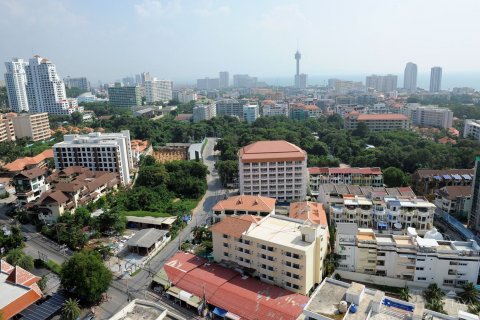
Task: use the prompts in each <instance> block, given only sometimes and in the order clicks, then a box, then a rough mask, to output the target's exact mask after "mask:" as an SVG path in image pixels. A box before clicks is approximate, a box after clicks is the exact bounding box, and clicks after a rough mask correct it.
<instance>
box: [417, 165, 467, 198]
mask: <svg viewBox="0 0 480 320" xmlns="http://www.w3.org/2000/svg"><path fill="white" fill-rule="evenodd" d="M474 174H475V170H474V169H473V168H472V169H443V170H434V169H418V170H417V171H415V172H414V173H413V174H412V186H413V188H414V189H415V191H417V192H419V193H420V194H424V195H428V194H434V192H435V191H436V190H438V189H440V188H443V187H446V186H471V185H472V182H473V178H474Z"/></svg>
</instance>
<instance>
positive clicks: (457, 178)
mask: <svg viewBox="0 0 480 320" xmlns="http://www.w3.org/2000/svg"><path fill="white" fill-rule="evenodd" d="M452 177H453V178H454V179H455V180H462V177H460V175H459V174H452Z"/></svg>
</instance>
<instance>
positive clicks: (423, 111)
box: [403, 103, 453, 129]
mask: <svg viewBox="0 0 480 320" xmlns="http://www.w3.org/2000/svg"><path fill="white" fill-rule="evenodd" d="M403 110H404V112H403V114H404V115H406V116H407V117H410V120H411V122H412V124H413V125H417V126H421V127H423V126H425V127H439V128H445V129H447V128H451V127H452V124H453V111H452V110H450V109H448V108H439V107H438V106H436V105H428V106H422V105H420V104H419V103H407V104H406V105H405V107H404V109H403Z"/></svg>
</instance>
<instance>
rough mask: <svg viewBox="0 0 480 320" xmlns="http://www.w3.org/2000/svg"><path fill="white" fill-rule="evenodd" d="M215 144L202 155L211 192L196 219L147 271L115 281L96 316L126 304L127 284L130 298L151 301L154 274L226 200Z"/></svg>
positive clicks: (190, 316)
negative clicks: (220, 203)
mask: <svg viewBox="0 0 480 320" xmlns="http://www.w3.org/2000/svg"><path fill="white" fill-rule="evenodd" d="M215 143H216V139H215V138H208V142H207V144H206V146H205V148H204V151H203V159H204V163H205V165H206V166H207V167H208V170H209V171H210V173H209V174H208V175H207V183H208V190H207V192H206V193H205V196H204V197H203V199H202V201H200V203H199V205H198V206H197V208H196V209H195V210H194V212H193V219H192V220H191V221H189V223H188V225H187V227H185V228H184V229H183V230H182V231H181V232H180V234H179V236H178V237H177V238H176V239H175V240H173V241H172V242H170V243H169V244H167V245H166V246H165V248H164V249H163V250H162V251H160V252H159V253H158V254H157V255H156V256H155V257H154V258H152V260H150V263H149V264H147V267H146V268H145V269H144V270H142V271H140V272H139V273H138V274H137V275H135V276H134V277H133V278H129V279H128V280H127V279H125V278H121V279H115V280H114V281H113V283H112V286H111V287H110V289H109V291H108V295H109V297H110V300H109V301H107V302H105V303H103V304H102V305H100V306H99V307H98V312H97V313H98V316H99V318H100V319H107V318H109V317H110V316H111V315H113V314H115V312H117V311H118V310H119V309H120V308H121V306H122V305H123V304H124V303H125V302H126V300H127V294H126V292H127V282H128V291H129V292H130V295H131V297H135V298H144V297H145V296H146V297H147V298H149V297H150V298H151V295H152V293H149V291H147V289H148V287H149V286H150V284H151V282H152V276H153V275H154V273H156V272H158V270H160V268H161V267H162V266H163V265H164V263H165V262H166V261H168V259H170V258H171V257H172V256H173V255H174V254H175V253H176V252H177V251H178V248H179V245H180V243H181V242H183V241H184V240H185V239H187V238H189V237H190V233H191V230H192V228H193V227H194V226H196V225H202V224H205V222H206V219H207V217H208V214H209V213H210V212H211V209H212V207H213V206H214V205H215V204H216V203H217V201H218V200H219V199H220V198H223V197H224V194H225V193H226V190H224V189H223V188H222V185H221V183H220V179H219V177H218V175H217V174H216V171H215V170H214V165H215V161H214V157H213V152H214V150H213V148H214V146H215ZM159 299H160V300H159ZM153 300H155V301H163V302H161V303H162V304H163V305H164V306H166V307H167V306H168V309H169V310H173V312H175V313H177V314H180V315H181V316H182V317H184V318H185V319H193V318H194V317H195V314H193V313H191V312H189V311H188V310H186V309H184V308H181V307H179V306H177V305H174V304H171V303H170V302H169V301H167V300H165V299H161V297H158V296H157V297H156V299H153Z"/></svg>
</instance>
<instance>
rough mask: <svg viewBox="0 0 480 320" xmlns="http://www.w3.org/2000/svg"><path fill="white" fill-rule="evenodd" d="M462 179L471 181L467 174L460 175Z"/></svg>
mask: <svg viewBox="0 0 480 320" xmlns="http://www.w3.org/2000/svg"><path fill="white" fill-rule="evenodd" d="M462 177H463V178H464V179H465V180H472V177H470V175H469V174H462Z"/></svg>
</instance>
